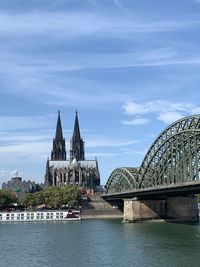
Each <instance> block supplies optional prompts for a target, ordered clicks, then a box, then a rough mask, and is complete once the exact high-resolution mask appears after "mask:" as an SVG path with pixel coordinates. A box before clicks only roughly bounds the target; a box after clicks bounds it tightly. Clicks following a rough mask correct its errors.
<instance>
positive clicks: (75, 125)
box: [72, 110, 81, 140]
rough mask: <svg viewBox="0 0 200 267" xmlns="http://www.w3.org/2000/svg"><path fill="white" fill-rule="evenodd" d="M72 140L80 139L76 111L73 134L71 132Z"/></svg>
mask: <svg viewBox="0 0 200 267" xmlns="http://www.w3.org/2000/svg"><path fill="white" fill-rule="evenodd" d="M72 138H73V139H74V140H80V139H81V134H80V128H79V122H78V111H77V110H76V116H75V123H74V132H73V136H72Z"/></svg>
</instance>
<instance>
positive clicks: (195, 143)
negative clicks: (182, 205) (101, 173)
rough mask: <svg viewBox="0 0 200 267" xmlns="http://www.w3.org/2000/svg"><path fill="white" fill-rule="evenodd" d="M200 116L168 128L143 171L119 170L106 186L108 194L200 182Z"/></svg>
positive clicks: (139, 169)
mask: <svg viewBox="0 0 200 267" xmlns="http://www.w3.org/2000/svg"><path fill="white" fill-rule="evenodd" d="M199 170H200V115H194V116H188V117H185V118H182V119H180V120H178V121H176V122H174V123H172V124H171V125H170V126H168V127H167V128H166V129H165V130H164V131H162V132H161V134H160V135H159V136H158V137H157V138H156V140H155V141H154V142H153V144H152V145H151V146H150V148H149V150H148V152H147V154H146V155H145V157H144V160H143V162H142V164H141V167H140V168H118V169H116V170H114V171H113V172H112V174H111V175H110V177H109V179H108V182H107V184H106V188H107V193H108V192H109V193H111V192H122V191H125V190H128V191H130V190H131V189H142V188H150V187H159V186H163V185H173V184H177V183H183V182H187V181H194V180H199Z"/></svg>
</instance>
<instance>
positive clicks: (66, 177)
mask: <svg viewBox="0 0 200 267" xmlns="http://www.w3.org/2000/svg"><path fill="white" fill-rule="evenodd" d="M68 184H77V185H79V187H82V188H95V187H96V186H99V185H100V174H99V169H98V162H97V159H95V160H86V159H85V147H84V141H83V139H82V138H81V134H80V128H79V121H78V113H77V112H76V116H75V123H74V132H73V136H72V139H71V141H70V159H69V160H67V153H66V146H65V139H64V138H63V133H62V125H61V118H60V112H58V119H57V127H56V134H55V138H54V139H53V148H52V151H51V160H49V159H48V160H47V163H46V174H45V185H46V186H57V185H58V186H61V185H68Z"/></svg>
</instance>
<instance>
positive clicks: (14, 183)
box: [2, 174, 44, 198]
mask: <svg viewBox="0 0 200 267" xmlns="http://www.w3.org/2000/svg"><path fill="white" fill-rule="evenodd" d="M43 187H44V185H43V184H36V183H35V182H31V181H30V180H28V181H22V177H20V176H18V174H16V175H15V176H14V177H13V178H11V180H10V181H8V182H7V183H3V184H2V189H8V190H11V191H14V192H15V193H16V196H17V197H18V198H22V197H23V196H24V195H25V194H27V193H35V192H37V191H40V190H42V189H43Z"/></svg>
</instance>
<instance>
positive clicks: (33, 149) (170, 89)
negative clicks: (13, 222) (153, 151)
mask: <svg viewBox="0 0 200 267" xmlns="http://www.w3.org/2000/svg"><path fill="white" fill-rule="evenodd" d="M199 14H200V1H198V0H182V1H180V0H168V1H158V0H157V1H156V0H140V1H139V0H137V1H136V0H59V1H55V0H29V1H27V0H1V1H0V103H1V104H0V184H1V183H2V182H3V181H7V180H8V179H10V178H11V177H12V175H13V174H14V173H15V170H19V174H20V175H22V176H23V178H24V179H26V180H27V179H31V180H35V181H37V182H43V180H44V178H43V177H44V173H45V164H46V158H47V157H48V156H50V152H51V148H52V139H53V137H54V135H55V126H56V119H57V110H58V109H60V111H61V118H62V125H63V130H64V135H65V138H66V141H67V149H68V152H69V140H70V138H71V135H72V129H73V123H74V116H75V111H76V109H77V110H78V112H79V122H80V127H81V132H82V136H83V139H84V140H85V142H86V157H87V158H88V159H92V158H94V157H95V156H97V158H98V160H99V167H100V172H101V178H102V184H105V182H106V180H107V178H108V176H109V174H110V173H111V172H112V170H113V169H115V168H116V167H119V166H139V165H140V164H141V162H142V159H143V157H144V156H145V153H146V151H147V149H148V148H149V146H150V145H151V143H152V142H153V141H154V139H155V138H156V136H158V135H159V133H160V132H161V131H162V130H163V129H164V128H166V127H167V126H168V125H169V124H170V123H172V122H173V121H175V120H177V119H179V118H181V117H184V116H186V115H191V114H199V113H200V104H199V96H200V90H199V84H200V74H199V70H200V48H199V47H200V37H199V36H200V35H199V33H200V16H199ZM68 155H69V153H68Z"/></svg>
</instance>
